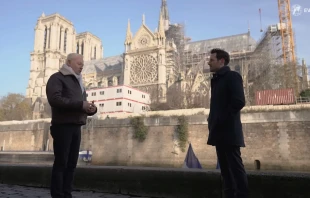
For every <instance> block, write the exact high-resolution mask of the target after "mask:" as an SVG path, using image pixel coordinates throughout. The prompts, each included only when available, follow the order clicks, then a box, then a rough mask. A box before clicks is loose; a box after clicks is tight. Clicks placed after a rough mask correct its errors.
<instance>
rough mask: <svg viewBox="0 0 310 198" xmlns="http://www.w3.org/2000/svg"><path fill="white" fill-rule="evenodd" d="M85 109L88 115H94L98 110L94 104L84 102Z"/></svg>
mask: <svg viewBox="0 0 310 198" xmlns="http://www.w3.org/2000/svg"><path fill="white" fill-rule="evenodd" d="M83 109H84V111H86V113H94V112H95V111H96V109H97V107H96V105H95V104H94V101H93V102H88V101H84V102H83Z"/></svg>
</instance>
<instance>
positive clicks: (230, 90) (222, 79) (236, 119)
mask: <svg viewBox="0 0 310 198" xmlns="http://www.w3.org/2000/svg"><path fill="white" fill-rule="evenodd" d="M244 106H245V97H244V90H243V81H242V77H241V75H240V74H239V73H237V72H235V71H231V70H230V68H229V67H228V66H224V67H222V68H221V69H220V70H219V71H217V72H216V73H214V74H213V78H212V79H211V104H210V113H209V118H208V127H209V138H208V142H207V143H208V144H209V145H213V146H218V145H234V146H240V147H245V144H244V137H243V131H242V124H241V119H240V110H241V109H242V108H243V107H244Z"/></svg>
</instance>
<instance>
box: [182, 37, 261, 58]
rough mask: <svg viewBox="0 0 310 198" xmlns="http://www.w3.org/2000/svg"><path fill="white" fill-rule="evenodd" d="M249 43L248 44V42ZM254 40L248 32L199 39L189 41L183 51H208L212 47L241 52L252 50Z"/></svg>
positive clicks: (198, 52)
mask: <svg viewBox="0 0 310 198" xmlns="http://www.w3.org/2000/svg"><path fill="white" fill-rule="evenodd" d="M248 43H249V44H248ZM255 46H256V41H255V40H254V38H252V37H251V36H250V35H249V34H248V33H244V34H237V35H232V36H225V37H219V38H213V39H207V40H201V41H194V42H189V43H188V44H186V45H185V51H191V52H192V53H193V54H202V53H208V52H209V51H210V50H211V49H212V48H221V49H224V50H225V51H227V52H229V53H232V52H242V51H248V49H250V51H253V49H254V48H255Z"/></svg>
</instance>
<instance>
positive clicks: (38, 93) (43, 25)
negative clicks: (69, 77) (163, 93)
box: [26, 13, 76, 101]
mask: <svg viewBox="0 0 310 198" xmlns="http://www.w3.org/2000/svg"><path fill="white" fill-rule="evenodd" d="M75 37H76V34H75V30H74V27H73V24H72V23H71V22H70V21H69V20H67V19H65V18H64V17H62V16H60V15H59V14H57V13H56V14H53V15H49V16H45V14H44V13H43V14H42V15H41V16H40V17H39V19H38V20H37V24H36V27H35V39H34V50H33V51H32V52H31V54H30V58H31V66H30V77H29V82H28V87H27V91H26V97H27V98H32V101H34V100H35V99H36V98H37V97H43V98H46V93H45V92H46V91H45V88H46V83H47V81H48V79H49V77H50V76H51V75H52V74H53V73H55V72H57V71H58V70H59V68H60V67H61V66H62V65H63V64H64V62H65V58H66V55H67V54H68V53H71V52H75V51H76V49H75V48H76V45H75V43H76V42H75Z"/></svg>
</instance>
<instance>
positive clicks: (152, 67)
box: [130, 55, 158, 84]
mask: <svg viewBox="0 0 310 198" xmlns="http://www.w3.org/2000/svg"><path fill="white" fill-rule="evenodd" d="M157 65H158V63H157V60H156V59H155V58H154V57H153V56H151V55H140V56H137V57H135V58H134V59H133V61H132V63H131V67H130V84H145V83H154V82H156V80H157Z"/></svg>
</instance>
